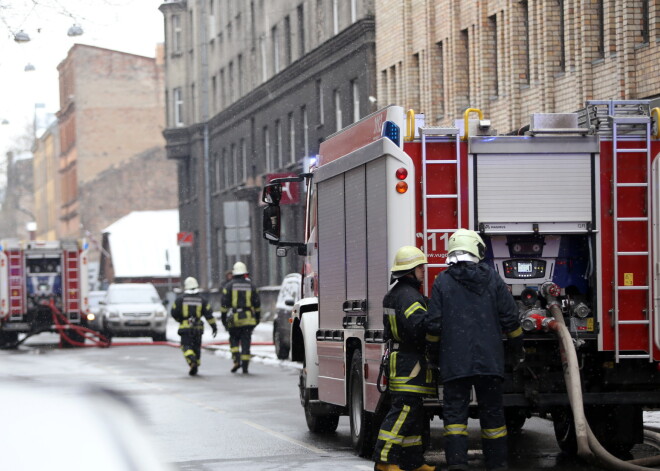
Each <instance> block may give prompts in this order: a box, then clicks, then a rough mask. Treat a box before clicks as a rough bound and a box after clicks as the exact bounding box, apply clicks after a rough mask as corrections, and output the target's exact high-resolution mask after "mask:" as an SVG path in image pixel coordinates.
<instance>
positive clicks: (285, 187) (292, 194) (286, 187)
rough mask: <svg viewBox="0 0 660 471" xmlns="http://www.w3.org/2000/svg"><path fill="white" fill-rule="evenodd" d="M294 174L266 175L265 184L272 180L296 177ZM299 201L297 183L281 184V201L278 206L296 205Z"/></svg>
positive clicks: (298, 186)
mask: <svg viewBox="0 0 660 471" xmlns="http://www.w3.org/2000/svg"><path fill="white" fill-rule="evenodd" d="M297 176H298V175H296V174H295V173H270V174H268V175H266V183H270V181H271V180H272V179H274V178H289V177H297ZM299 201H300V184H299V183H298V182H285V183H282V199H280V204H296V203H298V202H299Z"/></svg>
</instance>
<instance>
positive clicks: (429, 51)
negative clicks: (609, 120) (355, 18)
mask: <svg viewBox="0 0 660 471" xmlns="http://www.w3.org/2000/svg"><path fill="white" fill-rule="evenodd" d="M375 10H376V39H377V44H378V48H377V60H376V62H377V70H378V97H377V98H378V101H379V106H380V105H381V104H383V105H384V104H391V103H395V104H399V105H401V106H404V107H405V108H406V109H414V110H415V111H416V112H422V113H424V114H425V115H426V119H427V122H428V123H430V124H437V125H445V126H446V125H453V124H454V120H456V119H461V118H462V117H463V112H464V110H465V109H467V108H478V109H481V110H482V111H483V112H484V115H485V117H487V118H489V119H491V121H492V124H493V126H494V127H495V128H496V129H497V130H498V131H499V132H511V131H515V130H517V129H519V128H520V127H522V126H524V125H525V124H528V123H529V115H530V114H531V113H552V112H572V111H575V110H577V109H580V108H582V107H583V106H584V103H585V101H587V100H623V99H645V98H653V97H656V96H658V95H659V94H660V75H659V74H658V70H659V69H660V42H659V41H660V4H659V3H658V2H657V1H652V0H626V1H615V0H589V1H584V0H537V1H531V0H473V1H463V0H432V1H408V0H376V6H375Z"/></svg>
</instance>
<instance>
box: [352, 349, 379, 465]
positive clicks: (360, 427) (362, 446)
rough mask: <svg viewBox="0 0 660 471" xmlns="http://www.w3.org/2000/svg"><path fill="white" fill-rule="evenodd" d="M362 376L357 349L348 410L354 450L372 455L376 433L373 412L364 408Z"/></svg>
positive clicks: (360, 354) (360, 356) (360, 359)
mask: <svg viewBox="0 0 660 471" xmlns="http://www.w3.org/2000/svg"><path fill="white" fill-rule="evenodd" d="M363 384H364V380H363V378H362V352H360V350H355V352H354V353H353V359H352V360H351V370H350V377H349V391H348V410H349V420H350V424H351V442H352V444H353V450H354V451H355V452H356V453H357V454H358V456H362V457H370V456H371V455H372V453H373V451H374V445H375V438H376V437H375V434H374V426H373V423H374V420H373V418H374V417H373V415H374V414H373V413H371V412H367V411H365V410H364V396H363V393H362V391H363Z"/></svg>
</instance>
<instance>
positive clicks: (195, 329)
mask: <svg viewBox="0 0 660 471" xmlns="http://www.w3.org/2000/svg"><path fill="white" fill-rule="evenodd" d="M183 289H184V292H183V295H182V296H179V297H178V298H176V300H175V301H174V304H173V305H172V317H173V318H174V320H175V321H177V322H179V323H180V325H179V335H180V336H181V350H182V351H183V356H184V357H185V359H186V361H187V362H188V366H189V367H190V371H189V372H188V374H189V375H190V376H195V375H196V374H197V369H198V368H199V365H200V363H201V356H202V351H201V346H202V334H203V333H204V322H203V321H202V316H203V317H205V318H206V321H207V322H208V323H209V325H210V326H211V329H212V330H213V337H215V336H216V335H217V333H218V326H217V324H216V322H215V318H214V317H213V311H212V310H211V305H210V304H209V303H208V301H206V299H204V298H203V297H202V296H201V295H200V294H199V283H197V280H196V279H195V278H193V277H192V276H189V277H188V278H186V279H185V281H184V282H183Z"/></svg>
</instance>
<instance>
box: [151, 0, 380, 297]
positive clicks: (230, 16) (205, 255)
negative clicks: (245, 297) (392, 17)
mask: <svg viewBox="0 0 660 471" xmlns="http://www.w3.org/2000/svg"><path fill="white" fill-rule="evenodd" d="M160 9H161V11H162V12H163V15H164V20H165V44H166V61H165V63H166V97H167V99H166V107H167V129H166V130H165V132H164V136H165V139H166V140H167V145H166V149H167V156H168V158H170V159H175V160H176V161H177V163H178V183H179V214H180V219H181V231H185V232H191V233H193V234H194V244H193V246H192V247H189V248H182V253H181V260H182V277H186V276H188V275H195V276H197V277H199V280H200V283H201V284H202V285H203V286H204V287H207V288H214V287H219V286H220V285H221V283H222V280H223V279H224V276H223V273H224V271H225V270H227V269H229V268H231V266H232V264H233V263H234V262H235V261H236V260H242V261H244V262H246V263H247V265H248V267H249V269H250V271H251V275H252V277H253V278H254V280H255V282H256V283H257V284H260V285H266V284H276V283H279V282H280V281H281V280H282V278H283V276H284V275H285V274H286V273H287V272H289V271H298V270H299V269H300V260H299V259H296V257H288V258H286V259H278V258H277V257H275V255H274V250H272V249H271V248H269V247H268V245H267V243H266V242H265V241H264V240H263V238H262V237H261V207H260V205H259V197H260V189H261V186H262V183H263V181H264V179H266V178H269V176H272V175H273V174H287V173H295V172H298V171H300V170H303V169H304V168H305V166H306V165H309V162H310V158H313V157H314V156H315V155H316V153H317V152H318V145H319V142H320V141H321V140H322V139H324V138H325V137H327V136H328V135H330V134H332V133H334V132H335V131H337V130H339V129H341V128H342V127H344V126H346V125H348V124H350V123H352V122H354V121H356V120H357V119H359V118H361V117H363V116H365V115H367V114H369V113H370V112H372V111H374V109H375V108H374V105H373V98H371V100H370V97H373V95H374V94H375V91H376V88H375V86H376V79H375V75H374V71H375V24H374V19H373V0H346V1H339V0H278V1H276V2H274V1H267V0H251V1H236V0H205V1H192V0H190V1H185V0H179V1H168V2H165V3H163V4H162V5H161V7H160ZM296 201H301V192H294V195H293V200H292V203H293V206H296V207H297V210H295V211H294V210H292V211H285V213H286V214H285V218H284V221H283V234H284V235H285V236H286V237H289V238H294V237H298V238H300V237H301V236H302V225H303V214H302V211H300V206H301V205H302V202H296Z"/></svg>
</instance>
